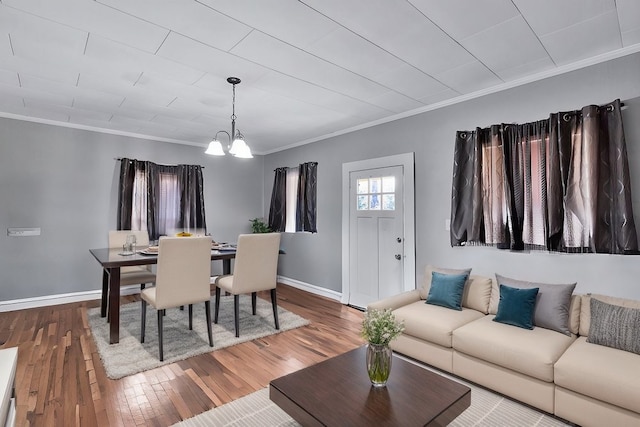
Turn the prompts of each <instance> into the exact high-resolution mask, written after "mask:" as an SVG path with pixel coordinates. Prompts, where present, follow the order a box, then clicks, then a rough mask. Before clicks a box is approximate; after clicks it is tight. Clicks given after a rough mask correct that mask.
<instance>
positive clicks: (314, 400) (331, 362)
mask: <svg viewBox="0 0 640 427" xmlns="http://www.w3.org/2000/svg"><path fill="white" fill-rule="evenodd" d="M365 359H366V348H365V347H360V348H358V349H355V350H352V351H350V352H348V353H345V354H342V355H340V356H336V357H333V358H331V359H327V360H325V361H324V362H320V363H318V364H316V365H313V366H310V367H308V368H305V369H302V370H300V371H297V372H294V373H292V374H289V375H286V376H284V377H280V378H278V379H275V380H273V381H271V383H270V384H269V397H270V399H271V400H272V401H273V402H275V403H276V404H277V405H278V406H280V407H281V408H282V409H283V410H284V411H285V412H287V413H288V414H289V415H290V416H291V417H293V418H294V419H295V420H296V421H298V422H299V423H300V424H302V425H304V426H346V425H348V426H374V425H375V426H445V425H447V424H449V423H450V422H451V421H453V420H454V419H455V418H456V417H457V416H458V415H460V414H461V413H462V412H463V411H464V410H465V409H467V408H468V407H469V405H470V404H471V389H469V387H466V386H464V385H462V384H459V383H457V382H455V381H451V380H450V379H448V378H445V377H443V376H441V375H438V374H435V373H433V372H431V371H429V370H427V369H424V368H421V367H419V366H417V365H415V364H413V363H410V362H407V361H405V360H403V359H400V358H399V357H397V356H395V355H394V356H393V362H392V366H391V376H390V377H389V381H388V382H387V385H386V387H372V386H371V382H370V381H369V377H368V376H367V370H366V366H365V364H366V362H365Z"/></svg>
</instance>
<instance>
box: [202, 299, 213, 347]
mask: <svg viewBox="0 0 640 427" xmlns="http://www.w3.org/2000/svg"><path fill="white" fill-rule="evenodd" d="M204 308H205V310H206V313H205V315H206V319H207V333H208V334H209V347H213V332H212V330H211V329H212V326H211V301H205V302H204Z"/></svg>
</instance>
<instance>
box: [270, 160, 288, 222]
mask: <svg viewBox="0 0 640 427" xmlns="http://www.w3.org/2000/svg"><path fill="white" fill-rule="evenodd" d="M268 224H269V228H270V229H271V230H273V231H279V232H283V231H285V227H286V225H287V168H277V169H276V170H274V176H273V191H272V192H271V206H270V208H269V222H268Z"/></svg>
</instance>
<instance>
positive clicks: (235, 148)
mask: <svg viewBox="0 0 640 427" xmlns="http://www.w3.org/2000/svg"><path fill="white" fill-rule="evenodd" d="M227 82H229V83H230V84H231V85H233V103H232V110H231V111H232V113H231V134H229V132H227V131H224V130H219V131H218V132H216V136H215V137H214V138H213V140H212V141H211V142H210V143H209V146H208V147H207V150H206V151H205V154H210V155H212V156H224V155H225V152H224V149H223V148H222V142H220V140H219V139H218V135H219V134H221V133H226V134H227V136H228V137H229V144H228V145H227V150H228V151H229V154H231V155H233V156H235V157H241V158H243V159H251V158H253V155H252V154H251V149H250V148H249V146H248V145H247V144H246V143H245V142H244V136H243V135H242V134H241V133H240V129H236V85H237V84H240V79H239V78H237V77H229V78H227Z"/></svg>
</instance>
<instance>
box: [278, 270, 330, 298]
mask: <svg viewBox="0 0 640 427" xmlns="http://www.w3.org/2000/svg"><path fill="white" fill-rule="evenodd" d="M278 282H279V283H284V284H285V285H289V286H291V287H294V288H298V289H302V290H303V291H307V292H309V293H311V294H316V295H320V296H323V297H327V298H330V299H333V300H336V301H338V302H340V300H341V299H342V293H340V292H336V291H332V290H331V289H327V288H321V287H320V286H316V285H312V284H310V283H305V282H301V281H299V280H296V279H290V278H288V277H284V276H278Z"/></svg>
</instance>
